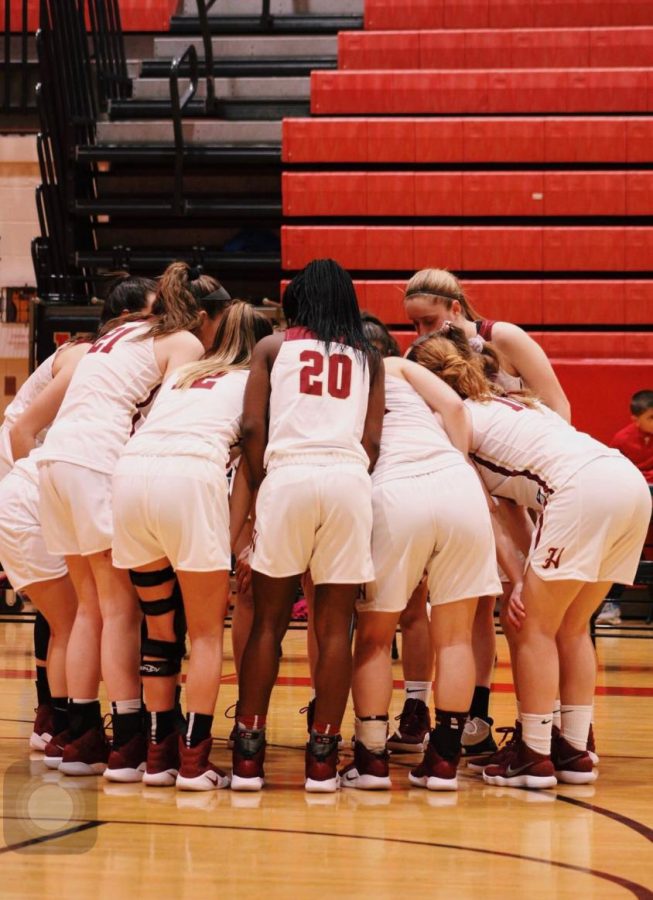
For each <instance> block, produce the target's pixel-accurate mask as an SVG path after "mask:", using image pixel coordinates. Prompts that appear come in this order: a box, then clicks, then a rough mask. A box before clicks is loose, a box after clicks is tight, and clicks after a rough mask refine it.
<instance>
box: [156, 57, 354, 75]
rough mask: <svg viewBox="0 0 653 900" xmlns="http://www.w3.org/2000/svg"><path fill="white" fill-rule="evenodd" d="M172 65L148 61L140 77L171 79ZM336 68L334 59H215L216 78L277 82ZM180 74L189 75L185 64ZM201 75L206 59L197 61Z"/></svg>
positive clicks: (167, 60) (157, 60)
mask: <svg viewBox="0 0 653 900" xmlns="http://www.w3.org/2000/svg"><path fill="white" fill-rule="evenodd" d="M170 65H171V60H169V59H146V60H145V61H144V62H143V64H142V66H141V67H140V75H141V77H142V78H168V77H169V75H170ZM337 66H338V61H337V59H336V58H335V56H312V57H296V58H292V57H291V58H290V59H284V58H283V57H282V58H278V57H270V58H269V59H268V58H266V57H263V58H262V59H255V58H254V57H249V58H248V57H243V58H241V59H229V60H227V61H226V62H225V61H222V60H219V59H218V60H215V59H214V61H213V75H214V77H216V78H254V77H266V78H278V77H281V76H285V77H287V78H300V77H304V78H306V77H308V76H309V75H310V74H311V72H314V71H315V70H316V69H336V68H337ZM179 71H180V72H181V73H182V74H188V72H189V66H188V64H187V63H184V64H183V65H182V66H180V68H179ZM198 72H199V74H200V75H202V76H203V75H205V74H206V66H205V64H204V60H203V59H199V60H198Z"/></svg>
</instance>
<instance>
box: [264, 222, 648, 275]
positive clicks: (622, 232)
mask: <svg viewBox="0 0 653 900" xmlns="http://www.w3.org/2000/svg"><path fill="white" fill-rule="evenodd" d="M281 232H282V235H281V254H282V261H283V267H284V268H285V269H300V268H302V267H303V266H305V265H306V264H307V263H309V262H310V261H311V259H315V258H316V257H320V256H331V257H333V258H334V259H336V260H337V261H338V262H339V263H340V264H341V265H342V266H344V267H345V268H349V269H352V270H354V271H365V270H377V271H411V270H414V269H421V268H425V267H428V266H439V267H441V268H447V269H454V270H458V271H478V272H481V271H506V270H509V271H515V272H536V271H544V272H547V271H548V272H612V271H616V272H646V271H648V270H650V269H651V266H652V262H653V227H647V226H642V227H637V228H627V227H625V226H617V227H608V226H604V227H595V226H588V227H586V228H583V227H563V226H561V227H553V228H542V227H532V226H528V227H522V226H517V225H515V226H506V227H502V226H499V227H494V226H478V227H476V226H472V225H469V226H467V225H463V226H450V227H449V226H413V225H402V226H369V227H368V226H365V225H344V226H338V225H336V226H323V225H319V226H294V225H286V226H284V227H283V228H282V230H281ZM627 236H628V240H626V237H627Z"/></svg>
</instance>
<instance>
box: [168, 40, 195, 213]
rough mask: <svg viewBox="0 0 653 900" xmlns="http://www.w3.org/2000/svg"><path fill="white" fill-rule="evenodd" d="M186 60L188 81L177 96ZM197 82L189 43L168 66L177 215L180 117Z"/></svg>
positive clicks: (180, 208)
mask: <svg viewBox="0 0 653 900" xmlns="http://www.w3.org/2000/svg"><path fill="white" fill-rule="evenodd" d="M186 61H187V62H188V67H189V69H190V75H189V78H190V83H189V85H188V87H187V88H186V91H185V92H184V95H183V97H181V98H180V97H179V78H180V72H179V70H180V68H181V66H182V65H183V63H184V62H186ZM198 84H199V65H198V60H197V50H196V49H195V47H194V46H193V44H190V45H189V46H188V47H186V49H185V50H184V52H183V53H182V55H181V56H179V57H177V58H176V59H174V60H173V61H172V65H171V66H170V106H171V110H172V130H173V133H174V139H175V187H174V201H173V202H174V211H175V213H176V214H177V215H182V214H183V212H184V131H183V126H182V117H183V113H184V109H185V108H186V107H187V106H188V104H189V103H190V102H191V100H192V99H193V97H194V96H195V94H196V93H197V86H198Z"/></svg>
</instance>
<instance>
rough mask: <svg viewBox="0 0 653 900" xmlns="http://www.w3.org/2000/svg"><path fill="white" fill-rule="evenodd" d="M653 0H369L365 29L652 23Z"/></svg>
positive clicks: (366, 7)
mask: <svg viewBox="0 0 653 900" xmlns="http://www.w3.org/2000/svg"><path fill="white" fill-rule="evenodd" d="M651 22H653V2H652V0H401V2H399V0H366V2H365V28H366V29H388V28H391V29H408V30H412V29H414V28H548V27H555V28H579V27H580V28H582V27H585V26H604V27H607V26H610V25H612V26H619V25H650V24H651Z"/></svg>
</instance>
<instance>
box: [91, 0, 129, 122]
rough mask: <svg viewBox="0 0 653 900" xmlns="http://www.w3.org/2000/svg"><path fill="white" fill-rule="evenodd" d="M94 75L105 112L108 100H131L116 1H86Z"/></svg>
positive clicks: (101, 105)
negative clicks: (91, 41)
mask: <svg viewBox="0 0 653 900" xmlns="http://www.w3.org/2000/svg"><path fill="white" fill-rule="evenodd" d="M88 12H89V19H90V23H91V36H92V40H93V55H94V57H95V66H96V73H97V85H98V98H99V102H100V108H101V109H102V110H103V111H106V110H107V109H108V108H109V101H110V100H122V99H125V98H127V97H131V93H132V80H131V78H130V77H129V72H128V69H127V57H126V54H125V42H124V39H123V32H122V23H121V20H120V7H119V5H118V2H117V0H88Z"/></svg>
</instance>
